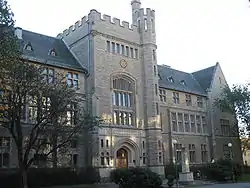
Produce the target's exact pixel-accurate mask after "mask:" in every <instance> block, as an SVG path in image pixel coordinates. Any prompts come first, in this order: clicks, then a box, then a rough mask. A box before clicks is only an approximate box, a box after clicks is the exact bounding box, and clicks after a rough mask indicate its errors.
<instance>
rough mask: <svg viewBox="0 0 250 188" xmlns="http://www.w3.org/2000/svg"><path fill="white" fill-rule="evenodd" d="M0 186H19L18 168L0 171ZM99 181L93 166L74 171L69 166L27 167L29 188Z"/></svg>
mask: <svg viewBox="0 0 250 188" xmlns="http://www.w3.org/2000/svg"><path fill="white" fill-rule="evenodd" d="M0 182H1V187H15V188H19V187H20V185H19V173H18V170H17V169H15V170H11V171H10V170H1V171H0ZM97 182H100V176H99V171H98V170H97V169H95V168H91V167H88V168H81V169H79V171H74V170H72V169H70V168H49V169H48V168H43V169H42V168H39V169H37V168H36V169H34V168H33V169H29V171H28V185H29V188H40V187H47V186H48V187H50V186H60V185H79V184H93V183H97Z"/></svg>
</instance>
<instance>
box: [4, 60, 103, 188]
mask: <svg viewBox="0 0 250 188" xmlns="http://www.w3.org/2000/svg"><path fill="white" fill-rule="evenodd" d="M44 69H46V68H44V67H43V66H37V65H33V64H29V63H26V62H17V63H16V64H15V66H11V70H7V71H6V72H5V74H4V79H2V88H3V89H2V92H1V95H0V101H1V109H0V118H1V119H0V126H2V127H3V128H5V129H7V130H8V131H9V133H10V135H11V137H12V138H13V141H14V143H15V146H16V149H17V153H18V162H19V168H20V172H21V174H22V184H23V185H24V187H26V185H27V171H28V168H29V167H30V166H31V165H32V164H33V163H34V161H37V160H39V159H46V160H52V162H53V166H56V164H57V162H58V160H57V157H58V156H59V155H60V154H66V153H67V151H68V149H69V144H70V142H71V140H72V139H73V138H75V137H79V136H81V135H82V134H83V132H84V131H85V132H86V131H88V130H89V129H91V128H92V127H94V126H97V125H98V124H99V120H98V118H95V117H91V115H89V114H88V113H87V112H86V111H85V110H84V96H82V95H81V94H79V93H77V92H76V91H75V90H74V89H71V88H68V87H67V85H66V83H65V82H64V77H63V76H62V75H60V74H56V75H57V76H55V77H54V78H53V80H50V82H48V80H46V79H44V75H43V74H42V72H43V71H44Z"/></svg>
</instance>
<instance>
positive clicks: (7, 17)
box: [0, 0, 15, 27]
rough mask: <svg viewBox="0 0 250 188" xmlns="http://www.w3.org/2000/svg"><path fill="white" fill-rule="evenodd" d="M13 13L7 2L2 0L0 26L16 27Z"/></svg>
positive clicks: (0, 1)
mask: <svg viewBox="0 0 250 188" xmlns="http://www.w3.org/2000/svg"><path fill="white" fill-rule="evenodd" d="M13 16H14V14H13V12H12V11H11V9H10V7H9V5H8V2H7V1H6V0H0V25H4V26H8V27H11V26H14V23H15V22H14V20H13Z"/></svg>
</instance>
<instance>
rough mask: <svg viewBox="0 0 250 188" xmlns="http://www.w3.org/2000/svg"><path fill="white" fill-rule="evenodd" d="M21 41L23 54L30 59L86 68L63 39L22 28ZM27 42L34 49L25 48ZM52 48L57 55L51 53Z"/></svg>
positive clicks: (65, 66)
mask: <svg viewBox="0 0 250 188" xmlns="http://www.w3.org/2000/svg"><path fill="white" fill-rule="evenodd" d="M21 43H22V48H23V56H24V58H26V59H28V60H31V61H36V62H39V63H44V64H47V65H51V66H57V67H62V68H68V69H74V70H78V71H83V72H84V71H85V70H86V69H85V67H83V66H82V65H81V64H80V63H79V62H78V61H77V60H76V59H75V58H74V56H73V55H72V54H71V52H70V51H69V49H68V48H67V46H66V44H65V43H64V42H63V41H62V40H61V39H58V38H54V37H50V36H46V35H42V34H38V33H34V32H31V31H27V30H22V41H21ZM27 44H30V45H31V46H32V51H30V50H25V49H24V47H25V46H26V45H27ZM51 50H54V51H55V52H56V56H52V55H50V51H51Z"/></svg>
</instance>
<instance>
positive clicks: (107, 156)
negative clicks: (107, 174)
mask: <svg viewBox="0 0 250 188" xmlns="http://www.w3.org/2000/svg"><path fill="white" fill-rule="evenodd" d="M109 163H110V160H109V152H107V155H106V165H109Z"/></svg>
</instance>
